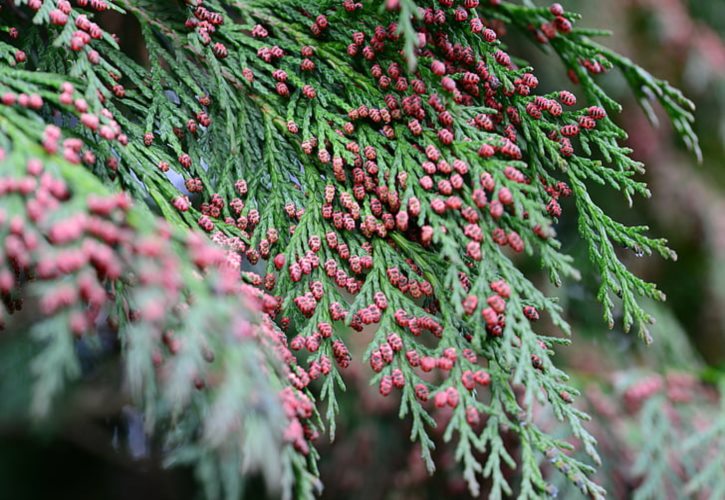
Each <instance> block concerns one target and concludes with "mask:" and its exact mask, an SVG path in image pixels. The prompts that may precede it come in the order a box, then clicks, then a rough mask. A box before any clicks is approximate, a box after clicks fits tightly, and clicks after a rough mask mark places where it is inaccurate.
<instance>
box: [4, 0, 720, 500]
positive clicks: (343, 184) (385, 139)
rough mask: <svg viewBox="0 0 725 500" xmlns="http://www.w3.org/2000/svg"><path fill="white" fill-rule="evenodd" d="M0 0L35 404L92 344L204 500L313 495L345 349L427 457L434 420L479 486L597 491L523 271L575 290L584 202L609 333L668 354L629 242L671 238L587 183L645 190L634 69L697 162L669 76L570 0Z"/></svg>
mask: <svg viewBox="0 0 725 500" xmlns="http://www.w3.org/2000/svg"><path fill="white" fill-rule="evenodd" d="M0 5H1V6H2V10H0V23H1V24H0V26H2V27H3V30H4V36H3V39H2V41H0V49H2V58H3V59H2V64H1V65H0V75H2V80H0V96H1V97H2V105H0V161H2V170H1V171H0V174H1V176H0V183H2V184H1V185H0V210H1V211H0V234H1V235H2V238H3V243H2V248H0V273H1V274H0V292H2V299H3V302H2V303H0V320H2V321H4V322H5V323H7V326H8V328H7V329H8V331H10V332H11V333H15V334H18V333H19V331H18V330H19V326H18V324H19V323H18V322H14V321H15V320H14V319H13V317H12V316H9V315H8V313H13V312H15V310H17V309H19V308H20V306H21V303H22V302H26V303H28V302H29V303H30V305H29V307H31V308H32V309H33V310H34V311H37V312H38V313H39V314H33V315H32V317H31V318H26V321H28V323H29V324H30V325H31V326H30V332H31V337H32V339H33V342H34V343H35V346H36V347H35V349H37V352H34V354H33V358H34V359H33V361H32V365H31V366H32V368H31V372H32V374H33V376H34V381H33V384H32V385H33V387H32V388H27V390H28V391H29V392H30V391H32V398H33V402H32V404H31V408H32V412H33V414H34V415H35V416H36V417H38V418H42V417H44V416H47V415H48V413H49V410H50V408H52V407H53V405H54V404H56V403H57V401H58V400H61V399H63V397H64V396H65V395H66V394H68V392H69V391H70V388H69V387H66V386H67V385H68V384H69V383H73V384H75V383H76V382H78V381H79V380H83V379H84V377H85V376H86V375H87V372H88V371H89V370H87V369H86V370H85V371H86V373H85V374H84V369H83V368H82V367H81V364H82V363H81V361H82V360H84V359H85V362H86V363H90V364H97V363H100V362H101V361H100V360H104V361H105V360H108V359H115V360H117V361H118V362H119V363H121V365H122V366H123V367H124V369H123V376H122V377H121V378H122V381H121V382H118V383H117V384H118V385H119V386H120V387H122V388H123V390H124V392H125V393H127V394H128V395H129V398H130V401H132V402H133V404H134V405H135V406H136V407H137V408H140V409H141V410H142V411H143V415H144V424H145V430H146V432H148V433H149V434H151V435H155V436H157V437H158V439H159V440H161V441H162V442H163V447H162V448H163V451H164V456H165V460H166V461H167V463H168V464H170V465H174V464H179V463H192V464H194V465H195V467H196V472H197V475H198V477H199V478H200V479H201V481H202V482H203V484H204V488H205V490H204V491H205V493H206V495H207V496H209V497H211V498H215V497H219V496H225V497H228V498H236V497H239V496H240V495H241V494H242V492H243V490H244V484H245V483H244V479H245V477H246V476H247V475H248V474H249V473H252V472H257V471H261V472H262V473H263V475H264V476H265V479H266V481H267V484H268V486H269V487H270V490H271V491H282V492H283V493H284V494H285V495H288V496H295V497H308V496H312V495H314V493H315V492H316V491H319V488H320V484H319V480H318V478H317V476H318V471H317V460H318V458H319V457H318V454H317V451H316V450H315V448H314V442H315V439H316V438H317V436H318V434H319V433H321V432H325V431H326V432H327V434H329V436H330V437H334V435H335V421H336V415H337V413H338V411H339V408H340V407H339V404H338V397H339V394H340V391H342V390H344V389H345V380H346V376H345V372H346V370H349V371H351V370H352V369H353V368H354V367H355V366H357V367H359V366H360V365H359V364H358V363H354V361H353V360H352V357H353V356H357V357H358V358H359V359H362V360H363V361H365V362H366V363H368V364H369V365H370V367H371V368H372V370H373V373H372V375H371V380H372V382H373V383H375V384H377V385H378V387H379V391H380V393H381V394H382V395H384V396H388V395H390V394H391V393H392V392H393V391H394V390H396V391H397V392H399V394H400V396H399V397H400V406H399V408H400V409H399V414H400V417H401V418H402V417H405V418H408V419H410V420H411V422H412V430H411V436H410V437H411V439H412V440H413V441H415V442H417V443H418V445H419V446H420V451H421V454H422V458H423V460H424V461H425V464H426V467H427V469H428V470H429V471H430V472H433V471H434V469H435V463H434V460H433V458H432V453H433V448H434V441H433V439H432V438H431V436H430V431H431V428H433V427H435V426H436V425H441V423H442V422H443V421H445V422H444V424H445V425H446V427H445V433H444V439H445V441H452V442H453V443H454V444H453V446H454V449H455V457H456V459H457V461H458V462H459V463H460V464H461V468H462V473H463V477H464V478H465V480H466V482H467V484H468V487H469V490H470V492H471V493H472V494H473V495H479V494H486V495H488V496H490V497H491V498H500V497H502V496H506V495H512V494H516V495H518V496H519V497H521V498H539V497H541V496H543V495H554V494H555V492H556V491H557V487H555V486H554V483H555V482H556V483H558V480H556V479H554V477H553V476H552V474H551V472H552V471H551V470H550V469H554V470H557V471H558V472H560V473H561V475H562V476H563V477H564V478H565V479H566V480H567V482H568V483H570V484H571V485H573V486H574V487H575V488H577V489H579V490H581V492H583V493H584V494H585V495H587V496H591V497H594V498H602V497H604V495H605V494H606V493H605V491H604V489H603V488H602V487H601V486H600V485H598V484H597V482H596V481H595V480H594V479H593V474H594V473H595V471H596V466H597V465H598V464H599V461H600V460H599V455H598V452H597V442H596V439H595V438H594V436H593V435H592V434H590V431H588V430H587V428H586V425H585V422H586V421H587V420H588V419H589V417H588V416H587V414H585V413H584V412H583V411H582V410H581V409H579V408H578V407H577V406H576V405H574V404H573V402H574V401H575V399H576V397H577V396H578V395H579V392H578V390H577V389H576V387H574V386H573V385H572V384H571V383H570V381H569V377H568V376H567V374H566V373H564V372H563V371H562V370H561V369H559V368H557V365H556V364H555V362H554V354H555V349H556V348H559V346H565V345H567V344H568V343H569V340H568V339H567V338H565V337H560V336H551V335H548V334H544V333H541V332H542V331H543V328H540V327H538V326H537V324H536V321H537V320H539V318H540V316H542V317H545V319H546V321H550V322H551V323H552V324H553V325H555V326H556V327H557V328H558V329H559V330H560V331H561V332H563V333H569V326H568V324H567V322H566V321H565V319H564V318H563V315H562V309H561V306H560V305H559V304H558V303H557V301H556V300H555V299H553V298H552V297H550V296H549V295H547V293H546V291H547V288H546V286H544V285H542V284H538V283H534V282H533V281H532V278H531V277H530V276H529V275H528V274H527V273H526V272H524V271H523V269H524V268H525V266H524V265H523V263H524V262H530V261H536V262H538V263H539V264H540V266H541V268H542V269H543V270H544V272H545V273H546V274H547V275H548V277H549V279H550V281H551V283H552V284H554V285H556V286H561V285H563V284H566V283H569V282H571V281H573V280H575V279H577V278H578V277H579V271H578V270H577V269H576V268H575V267H574V266H573V259H572V257H570V256H569V255H567V254H566V253H564V252H563V251H562V249H561V247H562V244H561V242H560V241H558V240H557V237H556V231H555V226H556V224H557V223H559V220H560V219H561V218H565V217H571V218H573V219H575V220H576V223H577V226H578V236H579V238H580V241H581V243H582V244H585V245H586V246H587V251H588V256H589V262H590V265H591V269H593V270H594V271H595V272H596V275H597V276H598V283H597V284H596V287H597V289H598V292H597V294H596V295H597V298H598V300H599V302H600V303H601V305H602V306H603V311H604V320H605V323H606V324H608V325H609V327H610V328H611V327H613V326H614V325H615V323H617V322H619V323H620V324H621V325H622V328H623V329H624V330H625V331H628V330H629V329H630V328H631V327H634V328H635V329H636V330H637V332H638V334H639V335H640V337H642V339H643V340H645V341H646V342H647V343H649V342H651V341H652V338H651V335H650V332H649V330H648V327H649V325H650V324H651V323H652V322H653V318H652V316H651V315H650V313H648V312H647V311H646V310H645V308H644V305H643V304H645V303H648V302H646V301H647V300H648V299H652V300H662V299H663V298H664V296H663V294H662V293H661V292H660V291H659V290H658V289H657V288H656V286H655V285H654V284H652V283H649V282H647V281H645V280H643V279H641V278H639V277H637V276H636V275H635V274H634V273H633V272H632V271H630V270H629V269H628V268H627V266H625V264H624V263H623V261H624V259H623V258H622V250H625V251H628V252H633V253H634V254H636V255H649V254H653V253H654V254H659V255H660V256H661V257H664V258H667V259H671V258H675V254H674V252H673V251H672V250H670V249H669V248H668V246H667V243H666V241H664V240H663V239H654V238H652V237H650V236H649V235H648V234H647V231H648V228H647V227H643V226H634V227H630V226H626V225H624V224H622V223H620V222H618V221H617V220H615V219H614V218H613V217H612V216H610V215H609V214H608V213H607V212H605V211H604V210H603V209H602V208H601V207H600V205H598V204H597V202H596V201H595V199H593V197H592V196H591V195H590V191H591V186H592V185H593V184H601V185H604V186H607V187H609V188H611V190H612V192H614V193H615V194H617V193H618V195H620V196H621V197H622V200H623V203H630V204H631V203H632V199H633V198H634V197H636V196H644V197H648V196H649V194H650V193H649V190H648V188H647V186H646V185H645V184H644V182H643V181H642V180H641V178H640V177H639V176H640V174H642V173H643V172H644V166H643V165H642V164H641V163H639V162H637V161H635V160H633V159H632V158H631V156H630V154H631V152H632V151H631V150H630V149H629V148H627V147H625V146H623V145H622V142H623V141H624V140H625V139H626V137H627V134H626V132H625V131H624V130H623V129H622V128H620V126H619V125H617V123H615V121H614V120H612V119H611V118H610V115H613V114H616V113H617V112H619V111H620V110H621V107H620V105H619V104H618V103H617V102H616V101H615V100H613V99H612V98H610V97H608V96H607V94H606V93H605V92H604V90H603V89H602V87H600V86H599V84H598V83H597V80H596V77H597V75H598V74H600V73H604V72H607V71H609V70H618V71H620V72H621V74H622V75H623V76H624V78H625V80H626V82H627V83H628V85H629V86H630V87H631V88H632V89H633V90H634V93H635V95H636V97H637V99H638V100H639V101H640V102H641V104H642V106H643V107H644V108H645V109H650V106H651V102H652V101H658V102H659V104H660V105H661V106H662V108H663V109H664V110H665V111H666V113H667V114H668V115H669V117H670V119H671V122H672V123H673V124H674V127H675V129H676V130H677V132H678V133H679V135H680V136H681V137H682V139H683V141H684V143H685V144H686V145H687V146H688V147H689V148H690V149H691V150H693V152H694V153H695V154H696V155H699V154H700V153H699V146H698V143H697V138H696V137H695V135H694V132H693V130H692V128H691V124H692V120H693V116H692V111H693V110H692V104H691V103H690V102H689V101H688V100H687V99H686V98H684V97H683V96H682V95H681V94H680V92H678V91H677V90H676V89H674V88H672V87H671V86H670V85H669V84H668V83H666V82H665V81H662V80H658V79H656V78H655V77H653V76H652V75H650V74H648V73H647V72H646V71H644V70H643V69H642V68H640V67H638V66H637V65H635V64H634V63H632V62H631V61H629V60H628V59H626V58H624V57H622V56H620V55H619V54H617V53H615V52H613V51H611V50H609V49H607V48H606V47H604V46H603V45H600V44H599V43H597V42H595V41H593V40H592V37H594V36H599V35H603V34H604V33H601V32H598V31H593V30H586V29H581V28H578V27H575V26H572V24H573V23H575V22H576V21H577V20H578V16H577V15H576V14H572V13H569V12H566V11H564V10H563V9H562V8H561V7H560V6H558V5H554V6H551V7H543V8H538V7H533V6H530V5H528V2H524V5H518V4H515V3H509V2H497V1H491V2H481V4H480V5H479V2H478V1H471V0H465V1H463V2H453V1H437V2H433V1H430V2H428V1H416V2H413V1H412V0H399V1H387V2H364V3H354V2H352V1H350V0H346V1H344V2H339V1H334V2H333V1H322V2H308V1H304V0H292V1H285V2H279V1H276V2H271V1H267V0H252V1H248V2H241V1H239V2H237V1H227V2H224V1H213V0H212V1H209V0H207V1H204V2H203V4H202V2H201V1H200V0H198V1H188V2H186V4H183V3H182V2H175V1H163V2H159V1H143V0H141V1H132V0H128V1H126V0H123V1H113V2H103V1H100V0H88V1H76V2H74V4H73V5H71V4H70V3H69V2H65V1H63V0H59V1H53V0H45V1H42V2H41V1H33V0H30V1H15V2H12V1H6V2H3V3H0ZM105 11H115V13H114V14H111V13H109V12H105ZM104 12H105V13H104ZM94 16H96V17H94ZM96 22H98V24H96ZM114 23H116V24H117V23H125V24H124V26H130V28H127V30H126V31H125V33H126V35H125V36H126V37H127V39H125V40H118V39H117V38H116V37H114V35H112V34H111V32H110V31H108V30H111V28H110V26H112V25H113V24H114ZM107 26H108V28H107ZM506 30H518V31H516V32H518V33H519V34H521V35H522V36H524V35H525V36H530V38H531V39H532V41H533V43H536V44H540V45H541V46H542V48H544V49H545V50H548V51H552V52H553V53H555V54H556V55H558V56H559V58H560V59H561V61H562V62H563V63H564V65H565V66H566V67H567V69H568V70H569V75H570V77H571V79H572V81H573V82H575V83H577V84H578V85H579V86H580V90H581V92H580V95H579V102H578V103H577V98H576V97H575V96H574V94H572V93H571V92H569V91H565V90H562V91H554V92H549V93H537V92H539V90H538V87H539V81H538V79H537V77H536V76H535V73H534V70H533V69H532V68H530V67H528V66H527V64H526V62H525V61H520V60H517V59H516V58H514V57H512V56H511V55H509V54H508V53H507V52H506V46H505V45H504V44H503V43H502V42H501V41H500V40H499V35H502V34H503V33H504V32H505V31H506ZM126 42H129V43H128V44H127V45H126V44H125V43H126ZM121 46H122V47H124V49H123V50H122V49H121V48H120V47H121ZM541 87H545V85H544V84H543V83H542V85H541ZM118 193H124V194H118ZM565 198H572V199H573V202H572V203H571V206H572V207H571V208H572V213H571V214H562V204H564V203H565V202H564V199H565ZM131 199H133V200H134V201H133V205H134V206H133V207H132V206H131V205H132V203H131V201H130V200H131ZM567 205H568V203H567ZM159 219H164V220H163V221H161V220H159ZM198 229H201V230H202V231H203V232H206V233H207V235H208V236H209V238H206V237H205V236H203V235H201V234H200V233H199V232H198V231H197V230H198ZM207 240H208V241H207ZM588 286H589V284H588ZM26 307H28V306H26ZM543 319H544V318H542V320H543ZM542 322H543V321H542ZM106 323H107V324H108V325H109V327H106V326H103V325H105V324H106ZM355 336H365V341H364V344H365V345H366V348H365V349H363V350H362V352H357V351H356V350H354V349H351V348H350V347H349V346H350V345H351V344H352V342H351V340H350V339H351V337H355ZM104 338H105V339H112V340H111V341H110V344H111V345H108V343H109V342H108V341H107V340H106V341H104V340H103V339H104ZM88 359H90V360H91V361H90V362H89V361H88ZM351 361H352V362H353V367H351V366H350V365H351ZM355 369H356V370H359V368H355ZM366 376H367V375H366ZM390 397H392V396H390ZM656 401H657V400H656V399H653V400H651V402H649V403H648V404H650V405H653V406H652V407H651V408H649V409H646V410H645V411H644V417H643V418H645V420H646V422H648V424H647V425H649V426H651V427H652V428H653V430H654V431H658V430H659V429H660V427H658V421H657V418H658V417H659V416H660V415H659V414H658V412H657V410H656V407H655V406H654V405H655V404H656ZM444 412H448V414H447V415H446V418H445V419H441V418H439V416H440V414H443V413H444ZM539 412H545V413H547V414H551V415H553V417H554V420H556V421H558V422H560V423H561V428H560V429H559V428H557V430H556V432H554V431H553V430H552V429H551V426H545V425H542V423H541V420H543V419H541V418H540V415H539ZM665 431H666V428H663V429H662V432H665ZM711 432H712V433H713V434H714V433H717V432H720V433H722V430H721V429H719V428H718V427H717V426H714V427H713V429H712V430H711ZM510 434H513V435H515V436H516V443H517V444H516V446H517V452H516V453H513V452H512V451H511V449H510V446H509V447H507V444H506V436H508V435H510ZM572 442H575V443H576V445H573V444H572ZM688 446H691V447H696V446H697V443H696V442H693V443H691V444H689V445H688ZM575 449H576V450H577V451H583V452H584V454H585V455H586V456H587V457H586V458H585V457H583V456H581V454H579V453H572V452H571V451H572V450H575ZM655 455H656V450H654V451H653V452H652V456H653V457H654V456H655ZM643 460H649V459H648V458H646V457H645V458H643ZM652 460H653V459H652ZM721 460H722V459H721ZM547 462H548V463H549V464H551V466H550V465H548V464H547ZM642 467H644V465H642ZM663 467H664V466H663ZM510 469H515V470H516V475H513V476H512V475H511V474H510V473H509V470H510ZM714 470H717V468H712V467H711V468H707V469H703V470H702V471H701V472H700V473H698V474H696V475H694V479H693V482H692V483H691V484H690V486H689V487H690V489H692V490H693V491H698V490H701V489H702V490H703V491H704V490H705V489H707V488H709V486H708V485H709V484H711V483H712V482H714V481H715V480H717V478H716V477H714V476H716V474H715V473H714V472H713V471H714ZM512 478H513V479H512ZM482 480H484V481H485V483H482ZM651 481H652V484H655V483H656V481H657V479H656V476H653V479H652V480H651ZM720 487H722V485H720ZM707 491H709V490H707Z"/></svg>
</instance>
